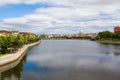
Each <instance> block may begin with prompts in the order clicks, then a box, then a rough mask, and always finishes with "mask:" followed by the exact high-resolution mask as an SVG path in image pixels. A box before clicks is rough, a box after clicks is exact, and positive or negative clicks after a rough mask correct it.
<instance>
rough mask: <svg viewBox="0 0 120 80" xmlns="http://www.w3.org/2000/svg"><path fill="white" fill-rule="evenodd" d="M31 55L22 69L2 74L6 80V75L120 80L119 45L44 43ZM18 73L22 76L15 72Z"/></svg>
mask: <svg viewBox="0 0 120 80" xmlns="http://www.w3.org/2000/svg"><path fill="white" fill-rule="evenodd" d="M27 54H28V55H29V56H28V57H27V62H26V64H24V60H23V62H22V63H20V64H21V65H20V64H19V65H20V66H21V67H20V68H19V65H18V68H16V67H15V69H11V70H9V71H6V72H4V73H2V79H3V80H4V79H6V75H9V77H7V78H8V80H10V79H11V80H14V79H15V80H16V79H18V80H19V79H21V80H119V79H120V56H119V55H120V46H118V45H117V46H116V45H110V44H101V43H97V42H93V41H87V40H44V41H42V43H41V44H40V45H37V46H34V47H33V48H31V49H30V50H29V51H28V52H27ZM25 60H26V58H25ZM23 64H24V66H23ZM17 69H18V72H14V71H17ZM10 72H11V73H10ZM17 74H19V76H18V75H17ZM16 75H17V76H16ZM13 77H16V78H14V79H13ZM6 80H7V79H6Z"/></svg>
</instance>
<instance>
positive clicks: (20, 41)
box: [0, 35, 40, 54]
mask: <svg viewBox="0 0 120 80" xmlns="http://www.w3.org/2000/svg"><path fill="white" fill-rule="evenodd" d="M38 40H40V36H37V35H36V36H22V35H17V36H13V35H9V36H0V52H1V54H5V53H7V52H8V51H9V49H10V51H11V52H13V51H15V50H17V48H19V47H21V46H23V45H24V44H28V43H32V42H35V41H38Z"/></svg>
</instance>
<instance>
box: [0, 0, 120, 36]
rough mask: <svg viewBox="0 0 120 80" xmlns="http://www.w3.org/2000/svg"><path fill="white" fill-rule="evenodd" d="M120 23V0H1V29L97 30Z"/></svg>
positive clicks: (46, 30)
mask: <svg viewBox="0 0 120 80" xmlns="http://www.w3.org/2000/svg"><path fill="white" fill-rule="evenodd" d="M119 25H120V0H9V1H8V0H0V30H18V31H22V32H33V33H38V34H73V33H78V32H84V33H91V32H92V33H98V32H100V31H104V30H109V31H113V28H114V26H119Z"/></svg>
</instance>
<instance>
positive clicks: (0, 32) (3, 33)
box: [0, 30, 11, 36]
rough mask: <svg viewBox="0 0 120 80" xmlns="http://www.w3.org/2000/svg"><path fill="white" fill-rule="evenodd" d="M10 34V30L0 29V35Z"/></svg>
mask: <svg viewBox="0 0 120 80" xmlns="http://www.w3.org/2000/svg"><path fill="white" fill-rule="evenodd" d="M8 35H11V32H10V31H5V30H0V36H8Z"/></svg>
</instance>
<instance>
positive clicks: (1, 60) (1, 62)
mask: <svg viewBox="0 0 120 80" xmlns="http://www.w3.org/2000/svg"><path fill="white" fill-rule="evenodd" d="M39 43H40V41H37V42H34V43H30V44H26V45H24V46H23V47H22V48H20V49H19V50H18V51H17V52H16V53H11V54H6V55H4V56H2V57H0V67H2V66H5V65H8V64H10V63H13V62H15V61H17V60H21V59H22V57H23V56H24V54H25V52H26V51H27V50H28V49H29V48H30V47H32V46H35V45H37V44H39Z"/></svg>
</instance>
